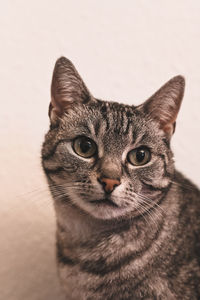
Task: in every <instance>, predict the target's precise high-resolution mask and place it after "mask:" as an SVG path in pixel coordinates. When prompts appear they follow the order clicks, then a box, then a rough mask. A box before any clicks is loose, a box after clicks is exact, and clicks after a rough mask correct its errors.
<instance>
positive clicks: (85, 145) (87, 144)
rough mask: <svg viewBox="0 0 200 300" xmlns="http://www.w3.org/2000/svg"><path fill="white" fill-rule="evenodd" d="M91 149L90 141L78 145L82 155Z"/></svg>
mask: <svg viewBox="0 0 200 300" xmlns="http://www.w3.org/2000/svg"><path fill="white" fill-rule="evenodd" d="M91 148H92V144H91V142H90V141H82V142H81V143H80V149H81V151H82V153H87V152H89V151H90V149H91Z"/></svg>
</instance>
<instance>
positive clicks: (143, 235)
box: [42, 57, 200, 300]
mask: <svg viewBox="0 0 200 300" xmlns="http://www.w3.org/2000/svg"><path fill="white" fill-rule="evenodd" d="M184 86H185V80H184V78H183V77H182V76H176V77H174V78H172V79H171V80H170V81H168V82H167V83H166V84H165V85H164V86H162V87H161V88H160V89H159V90H158V91H157V92H156V93H155V94H154V95H153V96H151V97H150V98H149V99H148V100H147V101H145V102H144V103H143V104H141V105H138V106H133V105H125V104H119V103H117V102H109V101H102V100H99V99H96V98H94V97H93V96H92V95H91V93H90V92H89V90H88V89H87V87H86V85H85V84H84V82H83V81H82V79H81V77H80V75H79V74H78V72H77V71H76V69H75V67H74V66H73V64H72V63H71V61H69V60H68V59H67V58H65V57H61V58H59V59H58V60H57V62H56V64H55V68H54V72H53V79H52V85H51V103H50V106H49V117H50V130H49V132H48V133H47V134H46V136H45V141H44V143H43V147H42V165H43V169H44V172H45V174H46V177H47V180H48V184H49V189H50V191H51V194H52V196H53V199H54V206H55V212H56V220H57V261H58V271H59V277H60V280H61V282H62V286H63V290H64V293H65V296H66V299H68V300H86V299H87V300H94V299H96V300H98V299H99V300H100V299H101V300H102V299H105V300H115V299H116V300H128V299H129V300H130V299H131V300H133V299H168V300H169V299H188V300H189V299H190V300H191V299H192V300H194V299H200V237H199V235H200V191H199V190H198V188H197V187H196V186H195V185H194V184H193V183H191V182H190V181H189V180H188V179H186V178H185V177H184V176H183V175H182V174H181V173H180V172H178V171H177V170H176V169H175V167H174V159H173V153H172V151H171V148H170V140H171V137H172V135H173V133H174V130H175V124H176V117H177V114H178V111H179V108H180V105H181V102H182V98H183V94H184Z"/></svg>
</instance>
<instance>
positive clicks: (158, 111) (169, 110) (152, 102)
mask: <svg viewBox="0 0 200 300" xmlns="http://www.w3.org/2000/svg"><path fill="white" fill-rule="evenodd" d="M184 88H185V79H184V77H182V76H180V75H179V76H176V77H174V78H172V79H171V80H169V81H168V82H167V83H166V84H165V85H163V86H162V87H161V88H160V89H159V90H158V91H157V92H156V93H155V94H154V95H153V96H151V97H150V98H149V99H148V100H147V101H146V102H144V103H143V104H142V105H140V106H139V107H138V108H139V109H141V110H142V111H143V112H144V113H145V114H147V115H149V116H150V118H152V119H154V120H155V121H157V122H158V123H159V126H160V128H161V129H162V130H163V131H164V132H165V133H166V134H167V135H168V136H169V137H171V135H172V134H173V133H174V130H175V124H176V118H177V115H178V111H179V109H180V106H181V102H182V99H183V95H184Z"/></svg>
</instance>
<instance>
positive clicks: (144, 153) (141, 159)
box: [127, 147, 151, 166]
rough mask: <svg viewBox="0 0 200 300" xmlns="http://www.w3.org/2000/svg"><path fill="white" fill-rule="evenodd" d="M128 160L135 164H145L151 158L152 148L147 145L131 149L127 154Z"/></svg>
mask: <svg viewBox="0 0 200 300" xmlns="http://www.w3.org/2000/svg"><path fill="white" fill-rule="evenodd" d="M127 159H128V161H129V162H130V163H131V164H132V165H134V166H143V165H145V164H147V163H148V162H149V161H150V159H151V153H150V150H149V149H148V148H146V147H139V148H136V149H134V150H131V151H130V152H129V153H128V155H127Z"/></svg>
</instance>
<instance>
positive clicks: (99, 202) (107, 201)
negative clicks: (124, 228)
mask: <svg viewBox="0 0 200 300" xmlns="http://www.w3.org/2000/svg"><path fill="white" fill-rule="evenodd" d="M90 203H92V204H95V205H98V206H102V205H103V206H111V207H116V208H118V207H119V206H118V205H117V204H116V203H115V202H113V201H112V200H111V199H109V198H104V199H100V200H92V201H90Z"/></svg>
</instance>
